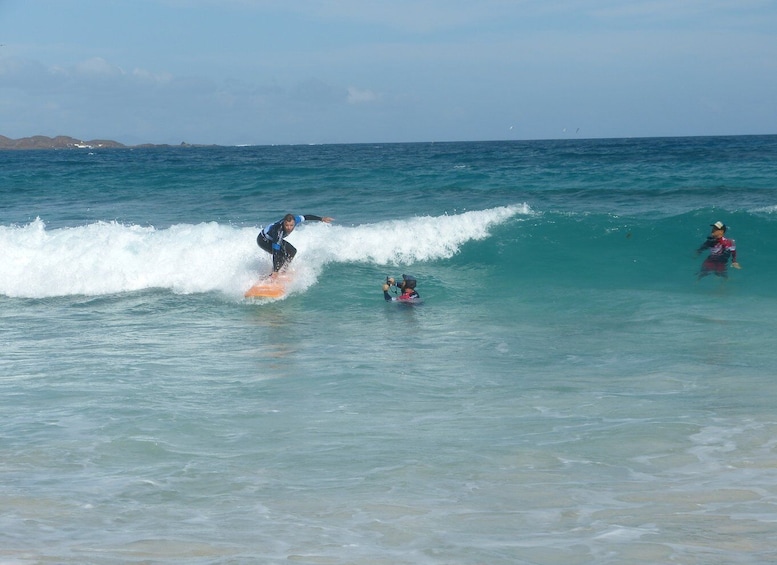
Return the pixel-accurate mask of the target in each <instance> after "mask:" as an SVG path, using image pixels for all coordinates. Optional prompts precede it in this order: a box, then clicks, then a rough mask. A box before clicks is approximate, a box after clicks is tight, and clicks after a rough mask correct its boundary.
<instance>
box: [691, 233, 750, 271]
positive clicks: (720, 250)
mask: <svg viewBox="0 0 777 565" xmlns="http://www.w3.org/2000/svg"><path fill="white" fill-rule="evenodd" d="M710 227H711V228H712V233H710V235H709V236H707V240H706V241H705V242H704V243H702V245H701V247H699V248H698V249H697V250H696V255H699V254H700V253H701V252H702V251H704V250H705V249H709V250H710V254H709V256H708V257H707V258H706V259H705V260H704V263H702V264H701V269H699V278H700V279H701V278H702V277H706V276H707V275H709V274H714V275H717V276H719V277H726V276H728V273H727V272H726V265H727V264H728V260H729V257H730V258H731V266H732V267H734V268H735V269H741V268H742V267H740V266H739V263H737V246H736V243H735V242H734V240H733V239H728V238H727V237H725V235H726V229H727V228H726V224H724V223H723V222H715V223H714V224H710Z"/></svg>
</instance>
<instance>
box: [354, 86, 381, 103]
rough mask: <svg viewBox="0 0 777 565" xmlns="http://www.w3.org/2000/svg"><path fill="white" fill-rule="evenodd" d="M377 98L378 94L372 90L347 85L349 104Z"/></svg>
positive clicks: (366, 101)
mask: <svg viewBox="0 0 777 565" xmlns="http://www.w3.org/2000/svg"><path fill="white" fill-rule="evenodd" d="M378 98H379V96H378V94H376V93H375V92H373V91H372V90H360V89H358V88H355V87H353V86H349V87H348V103H349V104H367V103H369V102H375V101H376V100H377V99H378Z"/></svg>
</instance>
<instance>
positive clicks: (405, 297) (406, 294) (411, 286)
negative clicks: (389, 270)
mask: <svg viewBox="0 0 777 565" xmlns="http://www.w3.org/2000/svg"><path fill="white" fill-rule="evenodd" d="M416 282H417V281H416V279H415V277H411V276H410V275H402V282H400V283H397V282H396V281H395V280H394V278H393V277H387V278H386V282H385V283H384V284H383V298H385V299H386V301H387V302H389V301H391V300H398V301H400V302H413V301H417V300H419V299H420V298H421V296H420V295H419V294H418V291H417V290H416V289H415V286H416ZM392 286H395V287H397V288H398V289H400V290H401V291H402V294H400V295H399V296H391V294H389V289H391V287H392Z"/></svg>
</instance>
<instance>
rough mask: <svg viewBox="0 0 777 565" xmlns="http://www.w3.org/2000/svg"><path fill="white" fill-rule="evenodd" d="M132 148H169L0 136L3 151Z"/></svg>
mask: <svg viewBox="0 0 777 565" xmlns="http://www.w3.org/2000/svg"><path fill="white" fill-rule="evenodd" d="M133 147H171V146H170V145H164V144H163V145H155V144H152V143H144V144H142V145H124V144H123V143H119V142H118V141H111V140H110V139H93V140H91V141H83V140H80V139H75V138H74V137H68V136H67V135H58V136H57V137H47V136H45V135H34V136H32V137H22V138H21V139H11V138H9V137H6V136H4V135H0V150H3V149H127V148H133ZM175 147H203V146H195V145H191V144H189V143H186V142H181V144H180V145H176V146H175Z"/></svg>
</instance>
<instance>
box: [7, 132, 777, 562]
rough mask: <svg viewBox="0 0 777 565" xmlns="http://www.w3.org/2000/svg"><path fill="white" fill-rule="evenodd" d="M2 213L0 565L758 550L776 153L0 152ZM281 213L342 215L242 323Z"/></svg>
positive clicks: (453, 149)
mask: <svg viewBox="0 0 777 565" xmlns="http://www.w3.org/2000/svg"><path fill="white" fill-rule="evenodd" d="M0 196H1V198H0V250H1V251H2V256H3V260H2V261H1V262H0V345H1V346H2V356H0V387H1V388H0V392H2V394H0V409H1V410H2V414H3V417H2V419H0V454H2V457H0V563H2V564H11V563H13V564H27V563H98V564H118V563H180V562H186V563H196V564H200V563H202V564H214V563H218V564H227V563H229V564H233V563H289V562H292V563H315V564H321V563H338V564H340V563H354V564H367V563H369V564H375V563H386V564H389V563H390V564H403V563H406V564H419V563H421V564H424V563H428V564H451V563H456V564H485V563H488V564H501V563H504V564H508V563H510V564H514V563H531V564H547V565H558V564H564V565H567V564H581V563H591V564H601V563H612V564H615V563H629V564H633V563H680V564H702V563H704V564H710V563H713V564H715V563H719V564H724V563H732V562H735V563H754V564H755V563H768V562H773V561H775V559H777V543H775V542H774V535H773V534H774V522H775V520H777V440H776V439H775V437H777V416H775V410H774V402H775V398H777V384H775V381H776V379H775V375H776V374H777V351H776V350H775V348H774V345H773V343H774V336H775V335H777V332H776V331H775V330H776V329H777V321H775V320H777V296H776V295H775V291H774V284H773V280H774V278H775V275H777V272H775V271H776V270H777V267H776V266H775V262H774V261H773V251H772V238H771V236H772V235H773V234H775V233H777V231H776V230H775V223H776V222H777V219H776V214H775V212H777V137H775V136H765V137H730V138H682V139H630V140H589V141H576V142H569V141H541V142H493V143H445V144H394V145H352V146H348V145H333V146H304V147H303V146H299V147H297V146H294V147H233V148H167V149H162V148H160V149H143V150H141V149H138V150H111V151H108V150H106V151H91V152H90V151H68V152H59V151H43V152H0ZM286 212H294V213H312V214H320V215H330V216H333V217H335V220H336V221H335V222H334V223H333V224H332V225H325V224H320V223H312V222H311V223H306V224H303V225H301V226H300V227H299V228H298V229H297V230H295V232H294V233H293V234H292V235H291V236H290V238H289V240H290V241H291V242H293V243H294V245H296V246H297V248H298V249H299V253H298V255H297V259H296V260H295V283H294V285H293V287H292V291H291V293H290V295H289V296H288V297H287V298H285V299H283V300H279V301H267V302H251V301H246V300H244V299H243V298H242V294H243V292H244V291H245V289H247V288H248V287H249V286H250V285H251V284H252V283H253V282H254V281H255V280H256V279H257V278H258V277H259V276H260V275H261V274H264V273H266V272H268V271H269V269H270V259H269V256H267V255H265V254H263V253H262V252H261V251H260V250H259V249H258V247H257V246H256V243H255V238H256V234H257V233H258V231H259V229H260V228H261V226H263V225H265V224H267V223H270V222H273V221H275V220H277V219H278V218H280V217H281V216H282V215H283V214H285V213H286ZM716 220H722V221H724V222H725V223H727V224H728V225H729V226H730V229H729V232H728V235H729V236H730V237H732V238H734V239H735V240H736V241H737V247H738V251H739V261H740V263H741V264H742V270H740V271H736V270H732V272H731V273H730V277H729V280H728V281H722V280H718V279H714V278H712V277H709V278H707V279H704V280H702V281H700V282H696V280H695V273H696V270H697V269H698V266H699V264H700V262H701V260H702V258H701V257H697V256H696V255H695V253H694V251H695V249H696V248H697V247H698V246H699V245H700V244H701V242H702V241H703V240H704V238H705V237H706V235H707V233H708V230H709V224H710V223H712V222H713V221H716ZM401 273H412V274H414V275H415V276H416V277H417V278H418V279H419V290H420V292H421V294H422V296H423V298H424V304H423V305H420V306H418V307H407V306H406V305H399V304H386V303H385V302H384V301H383V299H382V293H381V288H380V287H381V284H382V282H383V280H384V279H385V277H386V276H387V275H393V276H398V275H400V274H401Z"/></svg>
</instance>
